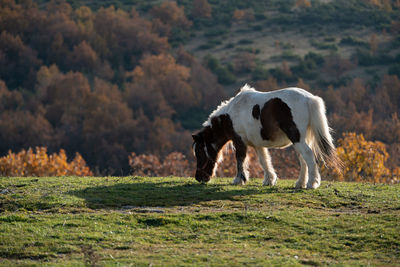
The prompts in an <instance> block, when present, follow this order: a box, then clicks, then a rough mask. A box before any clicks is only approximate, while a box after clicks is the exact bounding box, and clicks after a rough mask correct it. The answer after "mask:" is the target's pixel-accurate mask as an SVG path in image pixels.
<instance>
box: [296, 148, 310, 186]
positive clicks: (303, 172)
mask: <svg viewBox="0 0 400 267" xmlns="http://www.w3.org/2000/svg"><path fill="white" fill-rule="evenodd" d="M297 157H298V158H299V161H300V166H301V169H300V175H299V179H298V180H297V182H296V188H306V187H307V182H308V168H307V164H306V161H305V160H304V159H303V156H302V155H301V154H300V153H297Z"/></svg>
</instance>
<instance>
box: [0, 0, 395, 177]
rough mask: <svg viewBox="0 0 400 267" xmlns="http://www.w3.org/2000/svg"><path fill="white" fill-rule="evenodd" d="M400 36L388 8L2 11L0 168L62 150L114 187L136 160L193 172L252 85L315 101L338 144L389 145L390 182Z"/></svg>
mask: <svg viewBox="0 0 400 267" xmlns="http://www.w3.org/2000/svg"><path fill="white" fill-rule="evenodd" d="M399 33H400V6H399V2H398V1H387V0H337V1H327V0H324V1H317V0H316V1H309V0H296V1H295V0H290V1H279V0H250V1H239V0H234V1H225V0H224V1H217V0H177V1H160V0H152V1H145V0H135V1H125V0H101V1H91V0H85V1H78V0H65V1H64V0H61V1H48V0H38V1H13V0H11V1H4V2H1V3H0V128H1V129H2V131H1V132H0V156H4V155H6V154H7V153H8V151H9V150H12V151H13V152H16V153H17V152H19V151H21V150H22V149H25V150H27V149H28V148H30V147H31V148H34V147H37V146H38V147H46V148H47V150H48V151H49V152H50V153H54V152H56V151H60V150H61V149H64V150H65V151H66V155H67V156H68V158H73V157H74V155H75V153H77V152H78V153H79V154H80V155H81V156H82V157H83V159H84V160H85V161H86V162H87V164H88V166H89V167H90V169H91V170H92V171H93V172H94V173H96V174H97V175H121V176H124V175H127V174H130V173H131V171H132V170H131V168H130V166H129V156H130V155H131V154H132V153H135V154H137V155H141V154H146V155H148V154H152V155H156V156H157V157H159V158H160V159H161V160H163V159H164V158H166V156H167V155H169V154H171V153H172V152H180V153H183V154H184V155H185V156H186V157H187V158H188V160H189V161H193V158H192V157H191V151H190V144H191V142H192V138H191V134H192V133H193V132H194V131H196V130H197V129H199V128H200V127H201V124H202V122H203V121H204V120H205V119H206V118H207V117H208V114H209V113H210V112H211V111H212V110H213V109H215V107H216V106H217V105H218V104H219V103H220V101H222V100H224V99H227V98H229V97H231V96H233V95H234V94H235V93H236V92H237V91H238V90H239V88H240V87H241V86H242V85H243V84H244V83H249V84H250V85H252V86H254V87H256V88H257V89H259V90H261V91H270V90H275V89H277V88H282V87H286V86H299V87H302V88H304V89H306V90H308V91H310V92H312V93H314V94H316V95H319V96H321V97H322V98H323V99H324V100H325V102H326V106H327V113H328V119H329V121H330V125H331V127H332V128H333V129H334V130H335V136H334V137H335V139H336V140H338V139H339V138H341V137H343V134H344V133H346V132H356V133H359V134H363V135H364V136H365V138H366V139H367V140H372V141H380V142H383V143H385V144H386V145H387V146H388V153H389V155H390V156H389V157H388V165H389V166H388V167H390V169H392V170H393V169H395V168H396V167H398V166H400V156H399V155H400V153H398V152H399V151H400V141H399V140H400V120H399V118H398V114H400V109H399V108H400V93H399V92H400V79H399V76H400V64H399V62H400V37H399ZM283 158H285V157H283ZM286 159H288V156H286Z"/></svg>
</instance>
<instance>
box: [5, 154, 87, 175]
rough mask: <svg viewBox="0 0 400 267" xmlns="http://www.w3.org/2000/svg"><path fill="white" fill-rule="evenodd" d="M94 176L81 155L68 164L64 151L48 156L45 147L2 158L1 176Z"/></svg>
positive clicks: (77, 155)
mask: <svg viewBox="0 0 400 267" xmlns="http://www.w3.org/2000/svg"><path fill="white" fill-rule="evenodd" d="M71 175H76V176H92V175H93V173H92V172H91V171H90V169H89V168H88V167H87V166H86V162H85V160H84V159H83V158H82V156H81V155H80V154H79V153H76V155H75V158H74V159H73V160H72V161H70V162H68V160H67V155H66V153H65V151H64V150H63V149H61V150H60V152H58V153H54V154H51V155H48V153H47V149H46V148H45V147H36V148H35V149H34V150H33V149H31V148H29V149H28V150H22V151H20V152H19V153H13V152H11V151H9V152H8V155H7V156H4V157H2V158H0V176H17V177H18V176H71Z"/></svg>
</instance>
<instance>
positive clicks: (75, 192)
mask: <svg viewBox="0 0 400 267" xmlns="http://www.w3.org/2000/svg"><path fill="white" fill-rule="evenodd" d="M293 184H294V181H287V180H286V181H285V180H283V181H279V185H278V186H277V187H273V188H271V187H262V186H261V180H254V181H252V182H251V183H250V184H249V185H247V186H242V187H240V186H232V185H230V180H229V179H215V180H213V181H212V182H211V183H210V184H207V185H201V184H198V183H197V182H195V181H194V180H193V179H189V178H175V177H168V178H141V177H123V178H113V177H105V178H77V177H62V178H52V177H49V178H0V210H1V213H0V265H5V266H7V265H26V264H33V265H35V264H37V265H45V264H48V265H52V266H53V265H62V266H68V265H70V266H84V265H85V264H86V265H92V266H115V265H118V264H122V265H130V264H131V265H134V266H137V265H139V266H149V264H153V265H155V266H157V265H173V266H177V265H178V266H179V265H211V266H214V265H228V264H229V265H243V264H251V265H271V264H272V265H282V264H286V265H295V266H296V265H315V266H318V265H360V266H362V265H366V264H371V265H376V266H381V265H388V266H390V265H392V266H395V265H399V264H400V258H399V252H400V241H399V240H398V235H399V233H400V199H399V196H400V185H373V184H357V183H329V182H323V183H322V186H321V188H320V189H318V190H295V189H293V187H292V186H293Z"/></svg>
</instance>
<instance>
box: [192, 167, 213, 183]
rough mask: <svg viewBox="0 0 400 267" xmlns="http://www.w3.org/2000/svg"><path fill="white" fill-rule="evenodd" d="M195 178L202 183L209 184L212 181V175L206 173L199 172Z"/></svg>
mask: <svg viewBox="0 0 400 267" xmlns="http://www.w3.org/2000/svg"><path fill="white" fill-rule="evenodd" d="M195 178H196V180H197V181H198V182H200V183H207V182H208V181H210V178H211V175H209V174H207V173H206V172H205V171H202V170H197V171H196V175H195Z"/></svg>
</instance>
